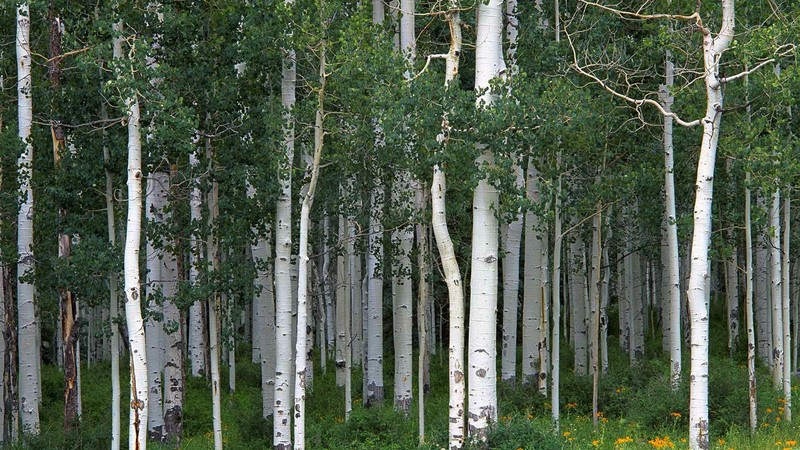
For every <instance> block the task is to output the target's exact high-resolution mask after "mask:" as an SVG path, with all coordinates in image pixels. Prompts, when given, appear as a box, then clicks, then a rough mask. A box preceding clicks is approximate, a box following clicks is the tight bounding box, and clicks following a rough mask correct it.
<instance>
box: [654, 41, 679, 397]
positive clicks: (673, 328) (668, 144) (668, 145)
mask: <svg viewBox="0 0 800 450" xmlns="http://www.w3.org/2000/svg"><path fill="white" fill-rule="evenodd" d="M671 56H672V55H671V54H670V53H669V52H667V57H666V84H665V85H663V86H661V89H659V97H660V100H661V103H662V104H663V105H664V110H665V111H667V112H669V111H671V110H672V103H673V102H674V97H673V96H672V93H671V89H672V86H673V85H674V72H675V66H674V64H673V63H672V58H671ZM672 123H673V118H672V116H664V137H663V139H664V213H665V222H666V224H665V227H666V241H667V249H666V250H667V254H666V256H665V258H664V261H665V263H666V264H665V265H664V268H665V271H664V274H663V275H662V276H663V277H664V278H665V282H664V285H665V286H666V288H667V289H666V292H664V294H665V296H664V297H663V299H662V302H663V305H664V306H662V308H664V309H665V310H666V311H667V314H666V316H667V317H668V318H669V324H668V326H667V328H669V341H668V349H669V360H670V380H671V385H672V388H673V389H677V388H678V386H679V385H680V379H681V292H680V256H679V254H678V223H677V219H678V218H677V213H676V211H675V164H674V157H673V155H674V147H673V144H672V134H673V132H672Z"/></svg>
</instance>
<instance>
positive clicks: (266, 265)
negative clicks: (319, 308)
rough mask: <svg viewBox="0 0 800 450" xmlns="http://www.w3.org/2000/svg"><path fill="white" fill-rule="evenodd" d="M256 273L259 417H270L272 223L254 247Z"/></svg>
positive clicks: (272, 400)
mask: <svg viewBox="0 0 800 450" xmlns="http://www.w3.org/2000/svg"><path fill="white" fill-rule="evenodd" d="M252 251H253V259H254V260H255V261H256V267H257V276H256V279H255V281H254V284H255V291H256V295H257V297H258V301H257V303H258V304H259V305H260V311H261V316H262V319H261V323H262V324H263V327H264V328H263V329H262V330H259V332H258V339H259V341H260V347H261V349H260V352H259V353H260V355H259V358H260V359H259V363H260V366H261V404H262V413H261V415H262V417H263V418H264V419H269V418H270V417H272V415H273V410H274V407H275V361H276V355H275V295H274V291H273V285H272V279H273V278H272V264H271V263H270V261H272V260H273V259H272V226H271V225H270V224H267V226H266V230H265V231H264V234H263V235H262V236H259V237H258V240H257V241H256V245H255V246H254V247H253V250H252ZM254 336H255V333H254Z"/></svg>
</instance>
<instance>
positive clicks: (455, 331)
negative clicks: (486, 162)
mask: <svg viewBox="0 0 800 450" xmlns="http://www.w3.org/2000/svg"><path fill="white" fill-rule="evenodd" d="M459 9H460V5H459V4H458V1H457V0H451V1H450V4H449V9H448V11H447V12H446V13H445V17H446V18H447V22H448V25H449V28H450V49H449V51H448V53H447V55H446V57H445V63H446V65H445V82H444V85H445V89H447V88H448V87H449V86H450V85H451V83H452V82H453V80H455V79H456V77H457V76H458V65H459V61H460V57H461V46H462V37H461V26H462V24H461V16H460V14H459ZM449 134H450V126H449V125H448V122H447V114H446V113H445V115H444V117H443V119H442V132H441V134H440V135H439V139H438V140H439V142H440V144H441V146H442V148H444V147H446V145H447V139H448V137H449ZM446 194H447V180H446V177H445V171H444V169H443V167H441V166H440V165H438V164H437V165H434V167H433V182H432V183H431V213H432V217H431V228H432V229H433V235H434V236H435V238H436V247H437V250H438V251H439V257H440V258H441V261H442V270H443V272H444V279H445V282H446V283H447V293H448V305H449V309H450V332H449V344H448V380H449V420H448V442H449V449H450V450H457V449H460V448H462V447H463V446H464V439H465V437H466V430H465V421H464V393H465V379H466V376H465V373H464V372H465V364H464V287H463V285H462V280H461V271H460V270H459V268H458V261H457V260H456V257H455V249H454V247H453V240H452V239H451V238H450V231H449V230H448V227H447V209H446V206H447V204H446Z"/></svg>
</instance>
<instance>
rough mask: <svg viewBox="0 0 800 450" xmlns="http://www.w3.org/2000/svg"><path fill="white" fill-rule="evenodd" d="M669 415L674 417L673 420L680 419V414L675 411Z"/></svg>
mask: <svg viewBox="0 0 800 450" xmlns="http://www.w3.org/2000/svg"><path fill="white" fill-rule="evenodd" d="M669 415H670V416H672V417H674V418H676V419H680V418H681V413H679V412H677V411H673V412H671V413H669Z"/></svg>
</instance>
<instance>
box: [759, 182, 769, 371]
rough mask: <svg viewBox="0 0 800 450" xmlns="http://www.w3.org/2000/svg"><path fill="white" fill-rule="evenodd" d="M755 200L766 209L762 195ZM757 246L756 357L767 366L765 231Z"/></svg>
mask: <svg viewBox="0 0 800 450" xmlns="http://www.w3.org/2000/svg"><path fill="white" fill-rule="evenodd" d="M756 202H757V205H758V207H759V209H761V210H766V204H765V203H764V197H763V195H761V194H760V193H758V192H757V193H756ZM757 240H758V244H757V245H758V247H757V248H756V259H755V263H756V264H755V265H756V267H755V270H756V274H755V277H756V280H755V295H756V300H755V301H756V322H757V326H756V331H757V332H758V357H759V358H760V359H761V361H762V362H764V364H765V365H766V366H767V367H770V366H771V365H772V339H771V334H770V329H771V326H770V325H771V323H772V321H771V319H770V309H769V288H768V285H767V279H768V276H767V274H768V253H767V249H768V248H769V247H768V243H767V241H766V232H764V233H760V234H759V235H758V237H757Z"/></svg>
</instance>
